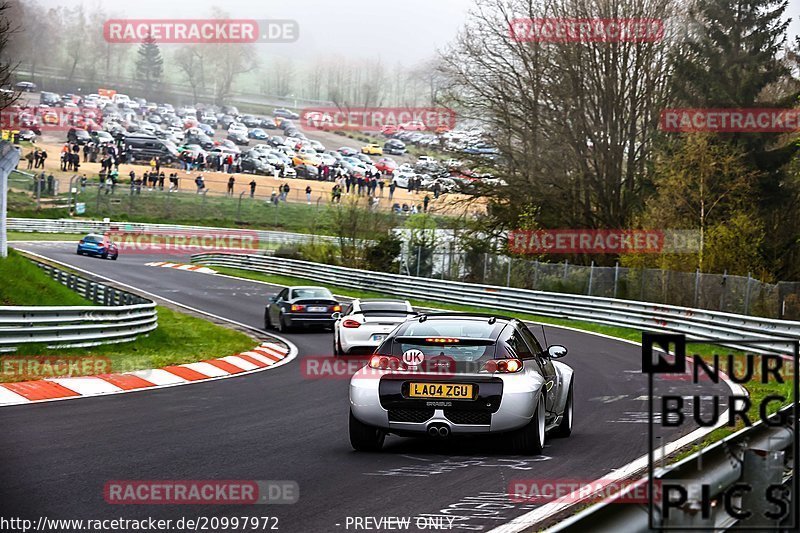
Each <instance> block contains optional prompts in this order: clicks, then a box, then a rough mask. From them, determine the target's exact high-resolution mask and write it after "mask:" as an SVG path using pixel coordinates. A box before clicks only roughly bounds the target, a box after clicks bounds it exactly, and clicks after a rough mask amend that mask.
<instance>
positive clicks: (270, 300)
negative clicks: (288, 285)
mask: <svg viewBox="0 0 800 533" xmlns="http://www.w3.org/2000/svg"><path fill="white" fill-rule="evenodd" d="M267 301H268V302H269V303H271V304H274V303H275V302H277V301H278V297H277V296H270V297H269V298H267Z"/></svg>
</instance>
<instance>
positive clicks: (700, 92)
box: [674, 0, 800, 279]
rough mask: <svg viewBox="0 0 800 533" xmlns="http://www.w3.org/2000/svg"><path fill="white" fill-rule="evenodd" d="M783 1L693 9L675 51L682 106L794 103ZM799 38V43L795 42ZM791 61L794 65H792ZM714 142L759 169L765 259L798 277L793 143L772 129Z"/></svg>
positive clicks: (755, 198) (782, 275)
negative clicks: (688, 32) (689, 34)
mask: <svg viewBox="0 0 800 533" xmlns="http://www.w3.org/2000/svg"><path fill="white" fill-rule="evenodd" d="M788 4H789V2H788V0H703V1H695V2H693V6H692V9H691V10H690V14H691V17H692V20H693V22H694V27H695V28H697V31H696V33H695V35H694V39H693V40H690V41H689V43H688V46H687V47H685V48H682V49H680V50H678V52H680V53H678V54H676V56H675V64H676V67H675V76H674V86H675V89H676V95H677V96H678V97H679V98H680V101H679V103H680V104H681V105H683V106H686V107H702V108H707V107H711V108H752V107H791V106H796V105H797V102H798V96H799V95H800V92H798V83H797V80H793V79H792V78H791V75H792V67H793V66H794V67H796V66H797V64H796V60H793V57H794V56H793V55H792V51H791V50H789V54H784V51H785V50H786V32H787V27H788V24H789V21H788V20H786V19H785V18H784V14H785V11H786V8H787V6H788ZM795 44H797V43H795ZM793 61H795V62H794V64H793ZM718 137H719V141H715V143H716V142H720V141H721V142H727V143H730V144H732V145H734V150H741V151H742V153H743V154H744V158H743V163H744V164H746V165H747V166H748V167H749V168H750V169H752V171H754V172H755V173H756V174H757V181H756V182H755V184H754V188H753V195H752V197H751V203H752V204H755V206H756V209H755V210H754V212H753V216H754V217H757V218H758V219H759V221H758V223H759V224H763V227H764V230H765V232H766V234H768V235H769V236H770V238H769V239H767V240H766V241H765V242H764V243H763V247H762V250H761V251H762V253H763V254H764V256H765V261H766V263H767V265H768V267H769V268H770V270H771V271H772V272H773V274H774V275H775V276H776V277H778V278H779V279H791V278H796V277H797V276H800V266H798V259H799V258H800V231H798V228H799V227H800V182H799V181H798V176H797V175H796V174H795V175H793V174H791V173H790V172H789V168H790V165H791V163H792V161H793V160H794V159H795V157H796V154H797V150H798V145H797V143H796V142H794V139H793V137H792V136H788V135H783V134H775V133H730V134H721V135H719V136H718Z"/></svg>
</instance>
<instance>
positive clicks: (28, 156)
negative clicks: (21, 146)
mask: <svg viewBox="0 0 800 533" xmlns="http://www.w3.org/2000/svg"><path fill="white" fill-rule="evenodd" d="M25 161H27V162H28V167H27V170H30V169H32V168H33V150H31V151H30V152H28V153H27V154H26V155H25Z"/></svg>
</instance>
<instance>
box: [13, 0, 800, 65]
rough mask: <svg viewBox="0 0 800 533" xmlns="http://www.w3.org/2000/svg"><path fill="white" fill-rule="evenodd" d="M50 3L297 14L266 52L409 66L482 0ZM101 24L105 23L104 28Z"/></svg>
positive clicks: (191, 13)
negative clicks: (287, 37)
mask: <svg viewBox="0 0 800 533" xmlns="http://www.w3.org/2000/svg"><path fill="white" fill-rule="evenodd" d="M23 1H24V0H23ZM39 3H40V4H41V5H44V6H45V7H48V8H49V7H57V6H64V7H77V6H79V5H81V4H83V5H84V6H85V7H86V8H92V7H94V6H102V7H103V8H104V9H105V10H106V12H108V13H109V14H110V15H113V16H119V17H130V18H205V17H208V16H209V14H210V12H211V8H213V7H215V6H218V7H220V8H223V9H224V10H225V11H226V12H228V13H229V14H230V16H231V17H232V18H249V19H294V20H296V21H297V22H298V24H299V27H300V38H299V39H298V41H297V42H295V43H285V44H258V45H256V46H258V47H259V48H260V49H259V52H260V54H259V55H262V56H276V57H288V58H294V59H296V60H298V61H299V62H306V61H311V60H314V59H317V58H330V59H332V60H333V59H335V57H336V56H342V57H349V58H351V59H381V60H382V61H383V63H384V64H385V65H387V66H390V67H391V66H392V65H394V64H396V63H402V64H404V65H406V66H412V65H415V64H417V63H419V62H421V61H425V60H427V59H431V58H433V57H435V55H436V50H437V49H441V48H443V47H444V46H446V45H447V43H449V42H450V41H451V40H452V39H453V38H454V37H455V36H456V34H457V32H458V30H459V28H460V27H461V26H462V25H463V24H464V22H465V21H466V19H467V14H468V10H469V9H470V7H472V6H474V5H475V0H392V1H387V0H134V1H130V0H124V1H123V0H39ZM787 13H788V17H790V18H792V19H793V20H792V25H791V27H790V32H789V33H790V35H791V36H792V37H791V38H792V39H793V38H794V36H795V35H798V34H800V0H792V1H791V2H790V3H789V8H788V10H787ZM97 31H102V28H98V29H97Z"/></svg>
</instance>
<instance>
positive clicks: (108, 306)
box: [0, 261, 158, 351]
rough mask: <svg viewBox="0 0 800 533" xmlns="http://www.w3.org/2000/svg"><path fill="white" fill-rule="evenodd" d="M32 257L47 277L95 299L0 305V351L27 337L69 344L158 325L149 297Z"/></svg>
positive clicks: (103, 340) (128, 337)
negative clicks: (79, 302) (82, 302)
mask: <svg viewBox="0 0 800 533" xmlns="http://www.w3.org/2000/svg"><path fill="white" fill-rule="evenodd" d="M33 262H34V263H35V264H36V265H37V266H39V267H40V268H42V269H43V270H44V271H45V272H46V273H47V274H48V275H49V276H50V277H51V278H53V279H54V280H56V281H58V282H59V283H61V284H63V285H65V286H67V287H69V288H70V289H72V290H73V291H75V292H77V293H78V294H80V295H81V296H83V297H84V298H86V299H87V300H90V301H91V302H93V303H95V304H97V305H94V306H60V307H52V306H4V307H0V351H13V350H14V349H15V347H17V346H19V345H21V344H31V343H37V344H38V343H42V344H47V345H48V348H73V347H80V346H96V345H98V344H111V343H117V342H129V341H133V340H136V338H138V337H139V336H140V335H147V334H148V333H150V332H151V331H153V330H155V329H156V327H158V316H157V312H156V304H155V303H154V302H152V301H150V300H148V299H146V298H142V297H141V296H138V295H136V294H133V293H130V292H126V291H123V290H120V289H115V288H113V287H109V286H107V285H104V284H102V283H98V282H95V281H90V280H87V279H85V278H82V277H80V276H78V275H76V274H72V273H68V272H65V271H63V270H61V269H58V268H56V267H53V266H51V265H48V264H45V263H41V262H38V261H33Z"/></svg>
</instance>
